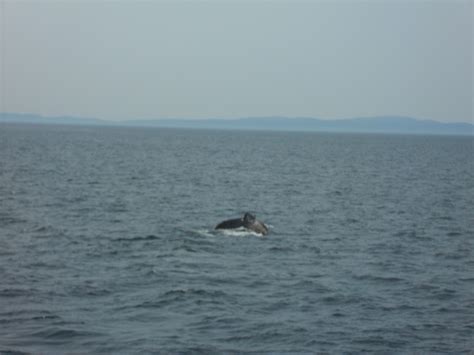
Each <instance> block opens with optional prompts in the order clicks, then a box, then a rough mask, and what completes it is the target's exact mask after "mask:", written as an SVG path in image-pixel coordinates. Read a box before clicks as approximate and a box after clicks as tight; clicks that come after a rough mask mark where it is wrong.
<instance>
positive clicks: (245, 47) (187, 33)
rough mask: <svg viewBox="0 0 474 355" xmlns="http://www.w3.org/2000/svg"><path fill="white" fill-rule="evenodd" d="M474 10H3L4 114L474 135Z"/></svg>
mask: <svg viewBox="0 0 474 355" xmlns="http://www.w3.org/2000/svg"><path fill="white" fill-rule="evenodd" d="M473 4H474V1H471V0H467V1H460V0H459V1H457V0H450V1H448V0H446V1H388V0H387V1H383V0H380V1H375V0H374V1H339V0H336V1H289V0H288V1H276V0H268V1H230V0H224V1H199V0H195V1H190V0H189V1H181V0H175V1H141V2H140V1H139V2H136V1H133V2H132V1H99V0H95V1H78V0H76V1H74V0H63V1H60V0H57V1H42V0H34V1H33V0H30V1H21V0H0V11H1V14H0V15H1V16H0V21H1V24H0V25H1V26H0V31H1V33H0V35H1V36H0V41H1V43H0V50H1V53H0V60H1V68H2V70H1V77H0V84H1V85H0V90H1V93H0V99H1V102H0V104H1V106H0V111H6V112H31V113H39V114H44V115H75V116H88V117H98V118H104V119H135V118H136V119H138V118H140V119H143V118H165V117H168V118H174V117H183V118H184V117H186V118H205V117H220V118H227V117H228V118H231V117H247V116H270V115H277V116H307V117H320V118H328V119H333V118H348V117H355V116H375V115H404V116H413V117H418V118H431V119H436V120H440V121H465V122H469V121H471V122H472V121H473V103H472V101H473V81H474V77H473V17H474V14H473V11H474V10H473V7H474V6H473Z"/></svg>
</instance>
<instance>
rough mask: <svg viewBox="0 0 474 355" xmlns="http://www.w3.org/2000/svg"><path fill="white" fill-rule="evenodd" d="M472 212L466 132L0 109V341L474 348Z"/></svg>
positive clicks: (75, 349) (471, 161)
mask: <svg viewBox="0 0 474 355" xmlns="http://www.w3.org/2000/svg"><path fill="white" fill-rule="evenodd" d="M246 211H249V212H252V213H254V214H255V215H256V216H257V218H258V219H259V220H261V221H263V222H264V223H266V224H267V225H268V226H269V228H270V232H269V234H268V235H267V236H260V235H258V234H256V233H250V232H246V231H242V230H241V231H216V230H214V227H215V225H216V224H217V223H219V222H221V221H222V220H225V219H229V218H238V217H240V216H241V215H242V214H243V213H244V212H246ZM473 211H474V138H473V137H460V136H459V137H456V136H422V135H382V134H372V135H370V134H367V135H365V134H329V133H326V134H325V133H297V132H293V133H285V132H263V131H217V130H215V131H212V130H185V129H158V128H150V129H147V128H131V127H128V128H126V127H122V128H120V127H92V126H91V127H87V126H82V127H81V126H60V125H28V124H2V125H0V353H2V354H65V353H68V354H109V353H110V354H112V353H113V354H153V353H161V352H164V353H174V352H197V353H209V352H273V353H281V352H285V353H294V352H327V353H362V352H364V353H366V352H368V353H430V354H433V353H472V351H473V349H474V291H473V290H474V253H473V247H474V213H473Z"/></svg>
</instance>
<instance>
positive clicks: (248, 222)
mask: <svg viewBox="0 0 474 355" xmlns="http://www.w3.org/2000/svg"><path fill="white" fill-rule="evenodd" d="M242 227H243V228H246V229H248V230H251V231H253V232H255V233H259V234H262V235H266V234H268V227H267V226H266V225H265V223H263V222H261V221H259V220H258V219H257V218H256V217H255V216H254V215H253V214H251V213H249V212H246V213H245V214H244V215H243V216H242V217H241V218H234V219H228V220H225V221H223V222H221V223H219V224H218V225H217V226H216V228H215V229H236V228H242Z"/></svg>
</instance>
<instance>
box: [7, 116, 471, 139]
mask: <svg viewBox="0 0 474 355" xmlns="http://www.w3.org/2000/svg"><path fill="white" fill-rule="evenodd" d="M0 122H16V123H37V124H43V123H44V124H65V125H103V126H136V127H167V128H193V129H234V130H235V129H237V130H272V131H311V132H348V133H350V132H357V133H404V134H445V135H474V125H473V124H472V123H443V122H438V121H433V120H419V119H415V118H410V117H396V116H385V117H361V118H349V119H339V120H323V119H318V118H305V117H294V118H290V117H248V118H239V119H219V118H215V119H158V120H129V121H106V120H100V119H95V118H79V117H68V116H65V117H43V116H40V115H34V114H17V113H0Z"/></svg>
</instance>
